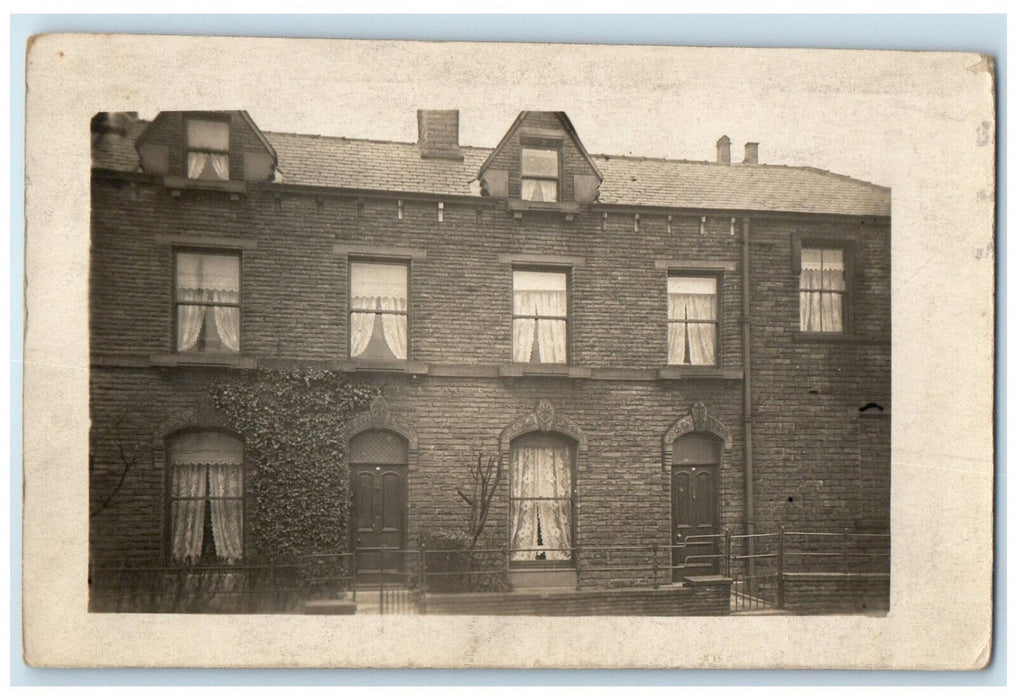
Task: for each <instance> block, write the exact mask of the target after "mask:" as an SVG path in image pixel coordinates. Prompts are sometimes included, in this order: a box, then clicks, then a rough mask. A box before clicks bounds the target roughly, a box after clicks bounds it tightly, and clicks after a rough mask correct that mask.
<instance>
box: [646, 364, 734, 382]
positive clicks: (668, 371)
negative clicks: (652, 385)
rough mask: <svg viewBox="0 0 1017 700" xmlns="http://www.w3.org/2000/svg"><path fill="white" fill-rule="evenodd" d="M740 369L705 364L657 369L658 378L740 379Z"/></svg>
mask: <svg viewBox="0 0 1017 700" xmlns="http://www.w3.org/2000/svg"><path fill="white" fill-rule="evenodd" d="M743 376H744V375H743V373H742V371H741V370H740V369H723V368H721V367H710V366H706V365H669V366H667V367H661V368H660V369H658V370H657V378H658V379H742V378H743Z"/></svg>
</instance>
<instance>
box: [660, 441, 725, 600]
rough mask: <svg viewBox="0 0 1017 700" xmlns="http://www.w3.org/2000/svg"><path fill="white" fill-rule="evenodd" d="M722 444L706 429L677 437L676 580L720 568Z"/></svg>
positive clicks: (673, 493) (673, 519)
mask: <svg viewBox="0 0 1017 700" xmlns="http://www.w3.org/2000/svg"><path fill="white" fill-rule="evenodd" d="M723 447H724V443H723V441H722V440H721V439H719V438H718V437H717V436H716V435H713V434H711V433H704V432H699V433H687V434H685V435H682V436H681V437H679V438H677V439H676V440H675V441H674V450H673V455H674V457H673V461H672V464H671V551H672V556H671V565H672V573H673V577H672V578H673V579H674V580H675V581H679V580H681V578H682V577H683V576H689V575H697V574H713V573H717V571H718V570H719V569H718V563H719V553H720V551H721V548H720V541H719V539H720V538H719V533H720V518H719V517H718V507H717V474H718V472H719V470H720V458H721V453H722V450H723Z"/></svg>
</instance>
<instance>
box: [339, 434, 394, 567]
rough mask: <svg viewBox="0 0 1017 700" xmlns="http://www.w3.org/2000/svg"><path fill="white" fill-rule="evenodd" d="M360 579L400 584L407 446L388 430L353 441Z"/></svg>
mask: <svg viewBox="0 0 1017 700" xmlns="http://www.w3.org/2000/svg"><path fill="white" fill-rule="evenodd" d="M350 462H351V463H350V476H351V479H352V482H353V483H352V490H353V514H352V516H353V520H352V522H353V527H352V535H353V551H354V552H355V555H356V560H355V566H356V569H357V580H358V581H363V582H364V583H369V582H371V581H377V580H378V579H379V578H382V577H383V578H385V579H389V580H400V579H401V577H402V574H403V572H404V570H405V556H404V555H403V553H402V550H404V549H405V548H406V442H405V440H404V439H403V438H402V437H401V436H399V435H396V434H395V433H392V432H389V431H381V430H378V431H368V432H366V433H361V434H360V435H358V436H356V437H355V438H354V439H353V440H351V441H350Z"/></svg>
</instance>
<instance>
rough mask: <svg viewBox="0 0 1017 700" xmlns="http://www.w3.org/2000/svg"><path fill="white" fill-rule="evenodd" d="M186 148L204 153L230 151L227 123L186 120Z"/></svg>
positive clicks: (228, 126)
mask: <svg viewBox="0 0 1017 700" xmlns="http://www.w3.org/2000/svg"><path fill="white" fill-rule="evenodd" d="M187 147H188V148H195V149H201V150H205V151H228V150H229V149H230V125H229V122H225V121H218V120H211V119H210V120H205V119H188V120H187Z"/></svg>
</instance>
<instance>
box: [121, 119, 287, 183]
mask: <svg viewBox="0 0 1017 700" xmlns="http://www.w3.org/2000/svg"><path fill="white" fill-rule="evenodd" d="M135 148H136V149H137V151H138V155H139V156H140V157H141V167H142V170H143V171H144V172H147V173H153V174H159V175H165V176H166V178H165V179H166V185H167V186H170V187H173V188H174V189H177V188H180V189H184V188H199V189H200V188H204V189H209V188H212V189H217V188H228V189H230V191H233V190H235V189H237V188H240V189H241V190H242V189H243V188H244V185H245V183H248V182H267V181H271V180H273V179H274V177H275V174H276V169H277V166H278V156H277V155H276V152H275V149H274V148H273V147H272V144H271V143H270V142H269V141H268V139H267V138H266V137H265V135H264V134H263V133H262V132H261V130H260V129H259V128H258V127H257V125H256V124H255V123H254V121H253V120H252V119H251V117H250V115H249V114H248V113H247V112H245V111H242V110H234V111H179V112H177V111H174V112H160V113H159V114H158V115H157V116H156V118H155V119H153V120H152V122H151V124H149V126H148V128H147V129H145V131H144V132H143V133H142V134H141V135H140V136H139V137H138V140H137V141H136V142H135Z"/></svg>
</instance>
